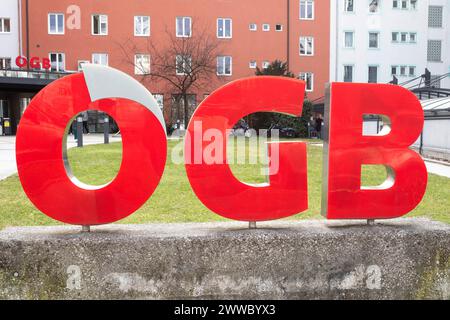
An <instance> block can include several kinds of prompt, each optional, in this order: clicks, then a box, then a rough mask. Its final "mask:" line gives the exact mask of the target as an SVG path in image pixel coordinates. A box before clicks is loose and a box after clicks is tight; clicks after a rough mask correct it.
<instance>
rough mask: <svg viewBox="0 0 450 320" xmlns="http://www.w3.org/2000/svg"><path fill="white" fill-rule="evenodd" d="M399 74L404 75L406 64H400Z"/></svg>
mask: <svg viewBox="0 0 450 320" xmlns="http://www.w3.org/2000/svg"><path fill="white" fill-rule="evenodd" d="M400 75H401V76H402V77H404V76H406V66H400Z"/></svg>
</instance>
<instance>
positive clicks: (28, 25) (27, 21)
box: [25, 0, 30, 70]
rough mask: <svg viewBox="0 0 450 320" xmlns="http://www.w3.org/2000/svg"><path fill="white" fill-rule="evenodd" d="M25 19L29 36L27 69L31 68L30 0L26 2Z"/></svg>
mask: <svg viewBox="0 0 450 320" xmlns="http://www.w3.org/2000/svg"><path fill="white" fill-rule="evenodd" d="M25 6H26V7H25V15H26V17H25V19H26V23H27V25H26V33H27V35H26V37H27V69H28V70H30V23H29V13H28V0H26V2H25Z"/></svg>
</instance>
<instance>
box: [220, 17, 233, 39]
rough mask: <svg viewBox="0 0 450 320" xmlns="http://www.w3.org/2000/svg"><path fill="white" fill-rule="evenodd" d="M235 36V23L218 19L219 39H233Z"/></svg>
mask: <svg viewBox="0 0 450 320" xmlns="http://www.w3.org/2000/svg"><path fill="white" fill-rule="evenodd" d="M232 34H233V22H232V20H231V19H223V18H219V19H217V38H231V37H232Z"/></svg>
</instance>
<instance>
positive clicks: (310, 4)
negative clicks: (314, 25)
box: [300, 0, 314, 20]
mask: <svg viewBox="0 0 450 320" xmlns="http://www.w3.org/2000/svg"><path fill="white" fill-rule="evenodd" d="M313 19H314V0H300V20H313Z"/></svg>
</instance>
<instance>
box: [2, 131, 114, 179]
mask: <svg viewBox="0 0 450 320" xmlns="http://www.w3.org/2000/svg"><path fill="white" fill-rule="evenodd" d="M120 139H121V138H120V136H114V135H110V136H109V141H110V142H115V141H120ZM83 143H84V145H91V144H102V143H103V134H89V135H84V136H83ZM67 146H68V148H69V149H70V148H73V147H76V146H77V142H76V140H74V139H73V136H69V137H68V143H67ZM16 172H17V166H16V137H14V136H0V180H3V179H5V178H7V177H9V176H10V175H12V174H14V173H16Z"/></svg>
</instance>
